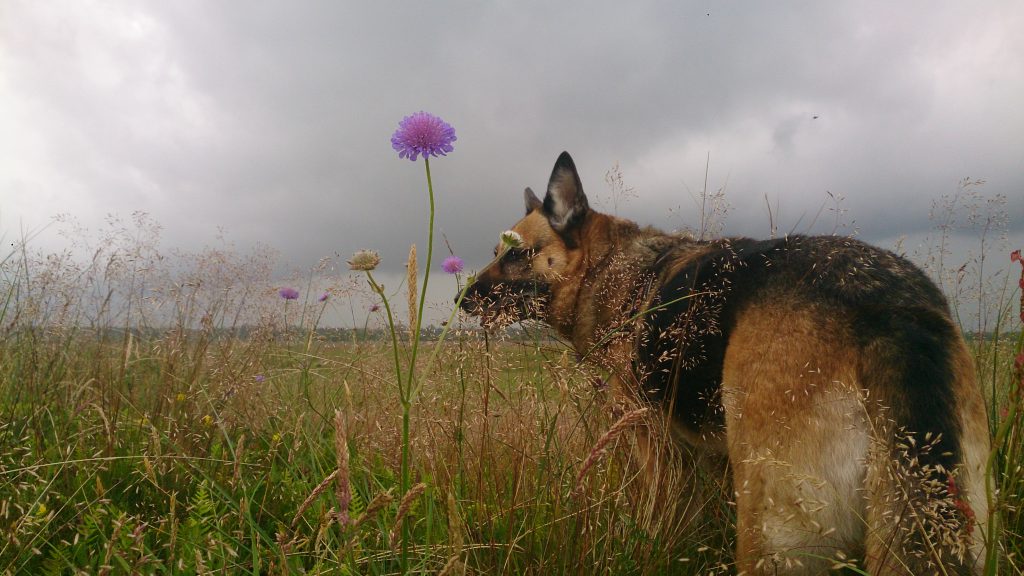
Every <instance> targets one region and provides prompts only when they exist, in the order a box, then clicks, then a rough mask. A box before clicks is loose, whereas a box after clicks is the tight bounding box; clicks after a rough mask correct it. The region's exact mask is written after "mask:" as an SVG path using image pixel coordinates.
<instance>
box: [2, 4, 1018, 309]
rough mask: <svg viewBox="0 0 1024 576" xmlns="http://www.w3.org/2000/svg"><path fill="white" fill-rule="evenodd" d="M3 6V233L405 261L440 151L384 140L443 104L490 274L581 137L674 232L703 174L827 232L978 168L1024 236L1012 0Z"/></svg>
mask: <svg viewBox="0 0 1024 576" xmlns="http://www.w3.org/2000/svg"><path fill="white" fill-rule="evenodd" d="M2 12H3V14H2V17H0V48H2V52H0V64H2V67H0V70H2V72H0V75H2V76H0V106H2V109H3V111H4V112H3V113H2V114H3V119H4V129H3V131H2V132H3V136H2V137H0V146H2V148H0V151H2V154H0V187H2V190H3V198H4V206H3V207H4V213H2V214H0V217H2V218H3V220H2V222H0V223H2V224H3V226H4V228H5V229H8V230H10V229H12V228H13V227H14V226H16V224H15V223H17V222H19V221H22V222H25V223H26V224H27V225H29V226H39V225H41V223H43V222H45V221H46V219H47V218H48V217H50V216H51V215H53V214H56V213H58V212H69V213H72V214H75V215H77V216H78V217H79V218H80V219H82V220H83V221H84V222H86V223H91V222H96V221H98V220H99V219H100V218H101V217H102V216H103V215H104V214H105V213H108V212H118V213H122V214H125V213H130V212H132V211H134V210H143V211H146V212H149V213H150V214H152V215H153V217H154V218H156V219H157V220H158V221H160V222H161V223H162V224H163V225H164V227H165V243H166V244H168V245H171V246H183V247H186V248H191V247H196V246H200V245H202V244H204V243H206V242H209V240H210V238H212V237H213V235H214V233H215V232H216V230H217V229H218V227H220V228H223V229H224V230H225V231H226V233H227V236H228V237H229V238H231V239H233V240H234V241H235V242H236V243H238V244H240V245H249V244H253V243H256V242H262V243H265V244H268V245H271V246H273V247H275V248H277V249H278V250H279V251H280V252H281V254H282V258H283V260H284V261H285V262H286V263H287V264H288V265H289V266H294V267H304V266H308V265H310V264H312V263H313V262H315V261H316V260H317V259H318V258H320V257H322V256H328V255H331V254H334V253H340V254H341V255H347V254H350V253H351V252H352V251H353V250H355V249H358V248H363V247H373V248H377V249H379V250H381V252H382V255H383V256H384V262H385V267H386V268H387V269H388V270H390V271H391V272H392V273H397V272H400V268H401V266H400V263H401V262H403V261H404V259H405V254H406V252H407V250H408V245H409V244H410V243H412V242H417V243H419V244H420V245H421V247H422V244H423V243H424V242H425V230H426V221H425V213H426V206H427V200H426V194H425V185H424V176H423V165H422V163H412V162H408V161H402V160H399V159H398V158H397V155H396V154H395V153H394V152H393V151H392V150H391V149H390V146H389V137H390V134H391V132H392V131H393V130H394V129H395V127H396V126H397V123H398V121H399V120H400V119H401V118H402V116H403V115H405V114H409V113H411V112H414V111H417V110H420V109H424V110H428V111H431V112H433V113H435V114H438V115H440V116H442V117H443V118H445V119H446V120H448V121H449V122H450V123H452V124H453V125H454V126H455V128H456V130H457V133H458V136H459V140H458V141H457V142H456V150H455V152H454V153H453V154H452V155H450V156H449V157H447V158H443V159H439V160H437V161H436V162H434V163H433V165H432V168H433V170H434V181H435V183H436V187H437V192H438V197H437V201H438V228H439V230H440V231H443V232H444V233H445V235H446V236H447V238H448V239H449V240H450V241H451V243H452V245H453V247H454V248H455V250H457V251H458V252H460V253H461V254H462V255H463V256H464V257H466V259H467V262H468V264H469V266H470V267H474V266H479V265H482V264H483V263H484V261H485V259H486V258H487V256H488V254H489V251H490V247H491V246H492V244H493V243H494V240H495V234H496V233H497V232H498V231H500V230H502V229H504V228H506V227H508V225H509V224H510V223H511V222H512V221H513V220H514V219H515V218H516V217H517V216H518V215H519V213H520V211H521V210H522V206H521V202H522V200H521V190H522V188H523V187H524V186H527V185H530V186H533V187H534V188H535V189H543V187H544V185H545V183H546V177H547V174H548V171H549V170H550V167H551V164H552V162H553V160H554V158H555V156H556V155H557V154H558V152H560V151H561V150H563V149H567V150H569V151H570V152H572V154H573V155H574V157H575V158H576V160H577V163H578V165H579V166H580V169H581V172H582V177H583V181H584V184H585V186H586V187H587V190H588V193H589V194H591V195H592V196H594V197H595V198H599V197H602V196H607V194H608V190H607V187H606V185H605V184H604V182H603V179H604V175H605V172H606V171H607V170H608V169H610V168H611V167H612V166H613V165H615V164H616V163H619V165H620V167H621V170H622V172H623V175H624V177H625V181H626V184H628V185H630V186H632V187H633V188H634V189H635V191H636V198H634V199H630V200H628V201H624V202H623V203H622V204H620V205H618V212H619V213H620V214H621V215H624V216H628V217H631V218H634V219H637V220H640V221H643V222H646V223H652V224H656V225H661V226H665V227H669V228H675V227H680V226H683V225H694V224H695V223H696V222H697V221H698V220H699V218H698V217H697V216H696V215H695V212H694V210H695V206H696V205H697V203H696V202H695V200H694V196H695V195H697V194H699V191H700V190H701V189H702V188H703V186H704V174H705V168H707V169H708V176H709V178H708V184H709V188H711V189H712V190H717V189H719V188H724V189H725V194H726V199H727V200H728V201H729V203H730V204H731V205H732V209H731V210H730V212H729V214H728V218H727V227H726V230H725V231H726V232H728V233H737V234H751V235H766V234H767V233H769V232H770V219H769V217H768V210H767V208H766V204H770V205H771V206H772V207H773V213H772V220H774V221H775V224H776V225H777V228H778V229H779V230H780V231H781V232H786V231H789V230H790V229H793V230H795V231H798V232H804V231H808V230H814V231H821V232H828V231H831V229H832V228H834V227H835V222H834V220H835V219H834V218H833V217H834V215H835V212H832V211H830V209H835V208H836V207H837V206H838V207H839V208H840V209H841V210H843V211H844V212H843V213H842V218H841V220H842V221H843V223H844V224H847V225H848V227H847V228H846V229H844V231H848V230H849V229H852V228H853V227H856V228H857V229H858V230H859V233H860V235H861V236H862V237H864V238H866V239H867V240H875V241H881V240H882V239H891V238H895V237H898V236H900V235H903V234H920V233H922V232H924V231H926V230H927V228H929V227H930V226H931V225H932V223H931V222H929V220H928V213H929V210H930V208H931V204H932V202H933V201H934V200H935V199H936V198H938V197H939V196H940V195H942V194H949V193H953V192H955V191H956V188H957V183H958V182H959V181H960V179H962V178H964V177H973V178H984V179H986V180H987V184H986V185H985V186H984V191H985V192H986V193H987V194H991V195H995V194H1003V195H1005V196H1007V197H1008V205H1007V208H1006V209H1007V211H1008V212H1009V213H1010V215H1011V218H1012V225H1013V226H1014V228H1013V230H1012V232H1013V233H1014V234H1015V238H1017V239H1020V238H1021V227H1020V226H1021V224H1020V222H1021V217H1022V216H1024V193H1022V192H1024V171H1021V170H1020V165H1019V163H1020V159H1021V158H1024V111H1022V109H1021V107H1020V105H1019V101H1018V98H1019V95H1020V94H1021V93H1022V92H1024V40H1022V37H1021V35H1020V34H1019V30H1020V29H1021V28H1022V27H1024V9H1022V8H1021V6H1020V4H1019V3H1017V2H1010V1H1007V2H983V3H980V4H979V3H973V4H971V5H966V4H961V3H952V2H951V3H948V4H946V5H944V6H942V7H939V6H936V5H935V4H934V3H924V2H922V3H900V4H898V5H895V4H892V3H886V2H879V3H868V4H866V3H863V2H845V3H801V4H793V5H785V6H783V5H780V4H778V3H772V4H770V5H761V6H750V5H743V6H737V5H726V4H723V3H720V2H693V3H679V2H663V3H629V4H622V3H601V4H594V3H580V4H573V5H569V3H545V2H535V3H534V2H531V3H501V4H499V3H477V2H446V3H401V4H398V3H387V2H372V3H336V2H322V3H270V2H267V3H226V2H225V3H209V2H153V3H150V4H148V5H144V4H135V3H124V4H120V3H113V4H111V3H98V4H83V3H78V2H72V3H67V4H60V3H35V2H20V3H19V2H8V3H6V4H5V5H4V7H3V8H2ZM709 157H710V160H708V158H709ZM830 193H831V196H830ZM833 197H842V198H843V200H842V201H841V202H840V203H839V204H835V203H834V202H833V201H832V200H831V199H832V198H833ZM602 205H603V206H605V207H608V208H610V207H611V205H610V203H608V202H604V203H603V204H602ZM670 210H672V212H670ZM819 213H820V215H819ZM816 216H817V217H816ZM812 222H813V223H814V225H813V227H812V226H811V223H812ZM421 249H422V248H421ZM445 289H448V288H445Z"/></svg>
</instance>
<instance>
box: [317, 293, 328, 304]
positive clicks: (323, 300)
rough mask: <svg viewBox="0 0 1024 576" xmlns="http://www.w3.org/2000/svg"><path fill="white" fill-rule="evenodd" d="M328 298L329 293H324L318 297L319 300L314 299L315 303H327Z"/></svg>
mask: <svg viewBox="0 0 1024 576" xmlns="http://www.w3.org/2000/svg"><path fill="white" fill-rule="evenodd" d="M330 297H331V293H330V292H324V293H323V294H321V295H320V297H319V298H317V299H316V301H317V302H327V299H328V298H330Z"/></svg>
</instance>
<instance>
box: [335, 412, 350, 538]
mask: <svg viewBox="0 0 1024 576" xmlns="http://www.w3.org/2000/svg"><path fill="white" fill-rule="evenodd" d="M334 447H335V450H336V451H337V458H338V470H337V474H336V476H335V478H336V480H337V487H336V490H337V496H338V524H340V525H341V527H342V529H344V528H345V527H346V526H348V524H349V521H350V519H349V516H348V506H349V503H350V502H351V501H352V489H351V486H350V483H349V468H348V464H349V462H348V461H349V453H348V433H347V429H346V426H345V414H344V412H342V411H341V410H338V411H336V412H335V413H334Z"/></svg>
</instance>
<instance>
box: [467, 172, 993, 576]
mask: <svg viewBox="0 0 1024 576" xmlns="http://www.w3.org/2000/svg"><path fill="white" fill-rule="evenodd" d="M525 203H526V215H525V216H524V217H523V218H522V219H520V220H519V221H518V222H517V223H516V224H515V225H514V226H513V227H512V228H511V229H510V230H509V231H506V232H505V233H503V234H502V235H501V242H500V243H499V245H498V247H497V248H496V249H495V258H494V260H493V261H492V262H491V263H490V264H489V265H487V266H486V267H485V268H483V269H482V270H480V271H479V273H478V274H476V276H475V278H474V279H473V281H472V284H471V285H470V286H469V288H468V289H467V292H466V294H465V297H464V298H463V300H462V304H461V306H462V308H463V309H464V310H465V311H466V312H468V313H470V314H472V315H477V316H480V317H481V322H482V323H483V324H484V325H485V326H494V325H500V324H502V323H508V322H516V321H521V320H528V319H533V320H540V321H542V322H544V323H546V324H548V325H550V326H551V327H552V328H554V329H555V330H556V331H557V332H558V333H559V334H561V335H562V336H563V337H564V338H566V339H568V340H569V341H570V342H571V344H572V346H573V347H574V348H575V350H576V352H577V354H578V355H579V356H581V357H583V358H586V359H587V360H591V361H594V362H595V363H597V364H598V365H599V366H600V367H602V368H604V369H606V370H607V371H608V372H609V379H610V380H611V381H612V383H613V390H614V391H615V394H616V395H618V396H619V397H620V398H622V399H623V400H624V401H626V400H629V401H634V402H640V403H644V404H649V405H653V406H657V407H658V408H659V409H660V410H661V413H662V414H663V415H665V417H666V420H668V421H669V422H670V427H671V429H672V432H673V434H672V436H673V437H674V438H677V439H679V440H680V441H681V442H684V443H686V444H688V445H689V446H691V447H692V448H693V449H694V450H696V451H698V452H705V453H708V454H719V455H721V456H722V457H723V458H725V459H727V461H728V468H729V471H730V476H731V481H732V484H733V490H734V494H735V505H736V541H737V545H736V550H735V554H736V567H737V571H738V572H739V573H741V574H746V575H753V574H819V573H823V572H827V571H828V570H829V569H830V568H831V567H832V566H833V565H834V564H835V563H836V559H837V558H847V559H849V558H856V559H857V561H858V563H859V565H860V566H862V567H863V569H864V570H867V571H868V572H869V573H871V574H874V575H896V574H898V575H905V574H912V575H916V576H920V575H922V574H980V573H981V570H982V568H983V564H984V561H985V553H986V544H985V538H984V536H983V534H982V533H983V531H985V530H986V529H987V527H988V523H987V521H988V515H989V510H988V500H987V498H986V491H985V482H986V477H985V469H986V460H987V457H988V454H989V450H990V445H989V443H990V440H989V432H988V425H987V422H988V421H987V417H986V412H985V406H984V402H983V398H982V395H981V391H980V388H979V386H978V384H977V382H976V377H975V371H974V367H973V363H972V359H971V355H970V353H969V351H968V348H967V345H966V343H965V341H964V339H963V337H962V335H961V333H960V331H959V329H958V327H957V325H956V324H955V323H954V322H953V320H952V317H951V315H950V311H949V306H948V304H947V302H946V299H945V298H944V296H943V295H942V293H941V292H940V290H939V289H938V288H937V287H936V286H935V284H934V283H933V282H931V281H930V280H929V279H928V278H927V276H926V275H925V274H924V273H923V272H921V271H920V270H919V269H918V268H917V267H915V266H914V265H913V264H911V263H910V262H908V261H907V260H905V259H903V258H901V257H899V256H897V255H895V254H893V253H890V252H888V251H885V250H882V249H879V248H875V247H872V246H869V245H867V244H865V243H862V242H859V241H857V240H854V239H851V238H846V237H837V236H817V237H812V236H799V235H794V236H787V237H784V238H777V239H771V240H752V239H748V238H725V239H719V240H712V241H698V240H695V239H693V238H692V237H690V236H687V235H682V234H667V233H664V232H661V231H659V230H657V229H654V228H651V227H641V226H639V225H637V224H636V223H633V222H631V221H628V220H625V219H622V218H618V217H615V216H611V215H608V214H602V213H600V212H597V211H595V210H593V209H591V208H590V206H589V203H588V201H587V197H586V195H585V194H584V192H583V186H582V184H581V181H580V177H579V173H578V172H577V170H576V166H575V164H574V162H573V160H572V158H571V157H570V156H569V154H568V153H565V152H563V153H562V154H561V155H560V156H559V157H558V159H557V161H556V162H555V166H554V169H553V170H552V172H551V177H550V179H549V182H548V186H547V191H546V194H545V195H544V198H543V199H541V198H538V197H537V195H536V194H534V193H533V191H532V190H530V189H529V188H527V189H526V191H525ZM637 446H638V447H639V448H640V449H639V450H638V452H639V454H638V456H637V457H638V458H639V459H640V460H643V459H645V458H651V457H652V456H651V453H650V452H648V451H645V450H644V446H645V444H644V443H643V442H638V443H637ZM648 464H649V463H648Z"/></svg>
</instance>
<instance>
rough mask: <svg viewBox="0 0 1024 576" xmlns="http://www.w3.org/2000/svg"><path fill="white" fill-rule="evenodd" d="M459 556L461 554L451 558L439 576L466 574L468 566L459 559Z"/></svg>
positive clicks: (460, 575)
mask: <svg viewBox="0 0 1024 576" xmlns="http://www.w3.org/2000/svg"><path fill="white" fill-rule="evenodd" d="M459 556H460V555H459V554H456V555H454V556H452V557H451V558H449V559H448V562H447V563H446V564H445V565H444V568H442V569H441V571H440V572H438V573H437V576H462V575H463V574H465V573H466V565H465V564H464V563H463V562H462V560H460V559H459Z"/></svg>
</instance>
